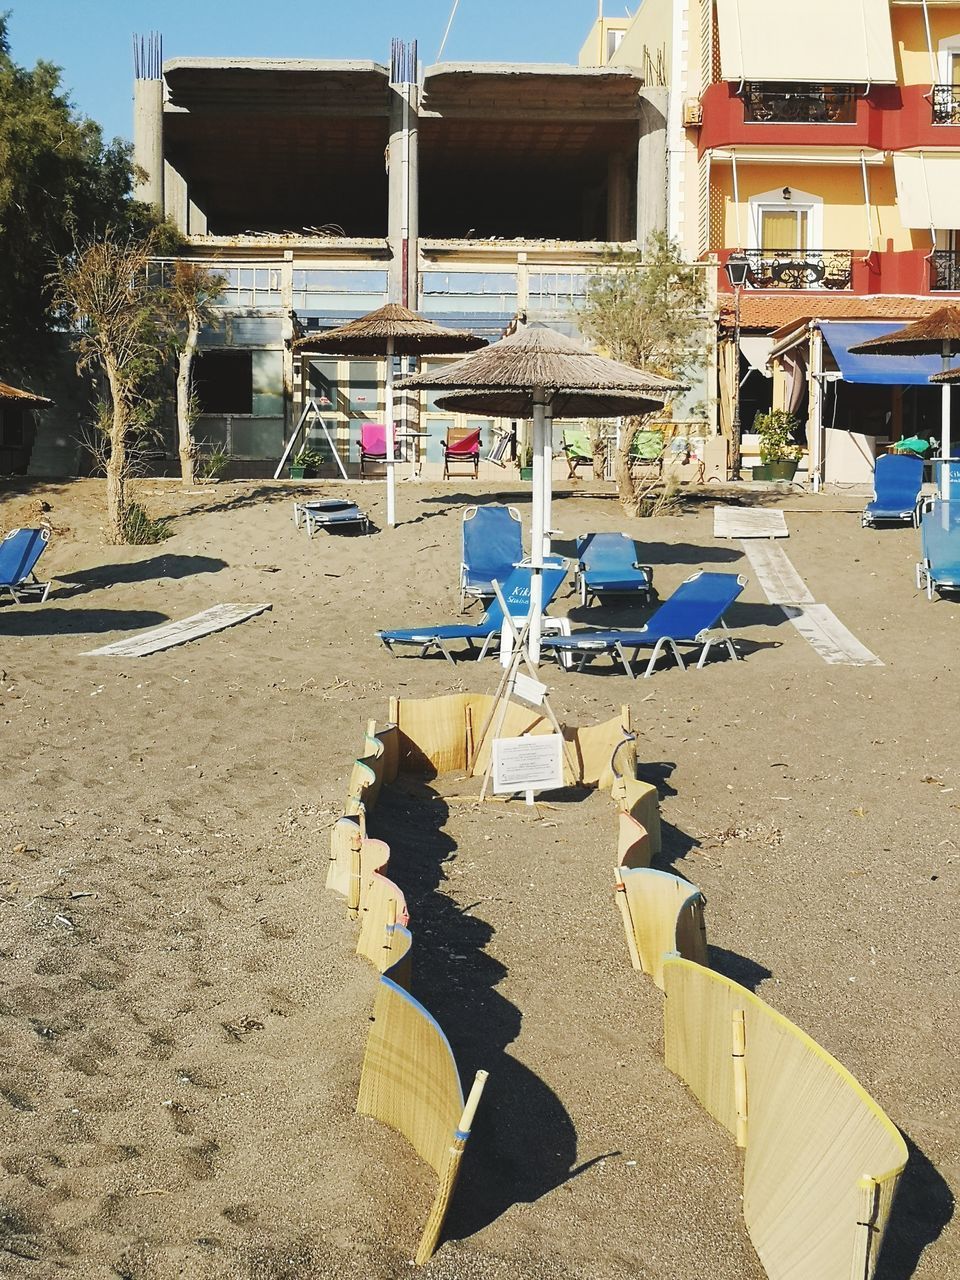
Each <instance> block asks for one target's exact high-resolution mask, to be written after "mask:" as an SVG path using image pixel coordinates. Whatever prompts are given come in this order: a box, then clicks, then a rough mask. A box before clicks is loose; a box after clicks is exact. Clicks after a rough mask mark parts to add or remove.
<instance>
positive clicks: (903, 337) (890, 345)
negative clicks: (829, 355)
mask: <svg viewBox="0 0 960 1280" xmlns="http://www.w3.org/2000/svg"><path fill="white" fill-rule="evenodd" d="M850 350H851V352H852V353H853V354H854V355H887V356H930V355H939V356H942V357H943V372H942V373H939V374H934V376H933V377H932V378H931V379H930V381H931V382H939V383H942V396H941V401H940V456H941V458H942V459H944V460H945V459H947V458H949V457H950V451H951V443H950V380H948V379H947V378H945V377H944V374H946V373H948V372H949V371H950V358H951V356H955V355H957V353H958V352H960V307H940V308H938V310H936V311H932V312H931V313H930V315H928V316H924V317H923V318H922V319H920V320H914V321H913V322H912V323H911V324H908V325H905V326H904V327H903V328H902V329H897V330H896V331H895V332H894V333H887V334H884V336H883V337H881V338H870V339H868V341H866V342H861V343H858V344H857V346H854V347H851V348H850ZM954 381H955V379H954ZM940 488H941V494H942V496H943V497H947V468H946V467H945V466H941V470H940Z"/></svg>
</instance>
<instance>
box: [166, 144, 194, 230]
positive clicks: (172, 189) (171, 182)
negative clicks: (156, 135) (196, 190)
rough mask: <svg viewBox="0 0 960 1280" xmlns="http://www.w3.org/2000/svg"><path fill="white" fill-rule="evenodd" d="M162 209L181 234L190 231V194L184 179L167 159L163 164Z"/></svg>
mask: <svg viewBox="0 0 960 1280" xmlns="http://www.w3.org/2000/svg"><path fill="white" fill-rule="evenodd" d="M163 197H164V201H163V211H164V213H165V214H166V216H167V217H168V218H169V219H170V221H171V222H172V223H173V225H174V226H175V227H176V228H177V230H178V231H179V232H180V233H181V235H189V232H190V196H189V193H188V191H187V183H186V180H185V179H184V178H183V177H182V175H181V174H179V173H178V172H177V170H176V169H175V168H174V167H173V165H172V164H171V163H170V162H169V160H166V161H164V164H163Z"/></svg>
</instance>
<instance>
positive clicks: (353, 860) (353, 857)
mask: <svg viewBox="0 0 960 1280" xmlns="http://www.w3.org/2000/svg"><path fill="white" fill-rule="evenodd" d="M360 844H361V838H360V834H359V832H358V833H357V835H356V837H355V838H353V839H351V841H350V881H349V884H348V887H347V911H348V912H349V913H350V919H351V920H356V919H357V917H358V916H359V915H360Z"/></svg>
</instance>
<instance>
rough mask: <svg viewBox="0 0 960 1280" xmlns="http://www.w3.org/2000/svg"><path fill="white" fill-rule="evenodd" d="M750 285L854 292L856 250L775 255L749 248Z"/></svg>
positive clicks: (747, 253)
mask: <svg viewBox="0 0 960 1280" xmlns="http://www.w3.org/2000/svg"><path fill="white" fill-rule="evenodd" d="M746 257H747V260H748V261H749V263H750V275H749V277H748V284H749V286H750V287H751V288H753V289H850V288H851V287H852V285H853V250H852V249H811V250H808V251H806V252H804V251H802V250H796V251H794V252H787V251H784V252H782V253H771V252H770V251H768V250H763V249H748V250H747V252H746Z"/></svg>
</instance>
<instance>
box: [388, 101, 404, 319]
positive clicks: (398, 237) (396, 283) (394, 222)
mask: <svg viewBox="0 0 960 1280" xmlns="http://www.w3.org/2000/svg"><path fill="white" fill-rule="evenodd" d="M402 88H403V86H402V85H396V84H395V85H391V86H390V141H389V143H388V144H387V202H388V203H387V243H388V244H389V246H390V270H389V272H388V276H387V288H388V295H387V296H388V298H389V301H390V302H400V301H402V299H403V231H404V226H405V222H406V218H405V211H404V201H403V181H404V178H403V96H402V93H401V90H402Z"/></svg>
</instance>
